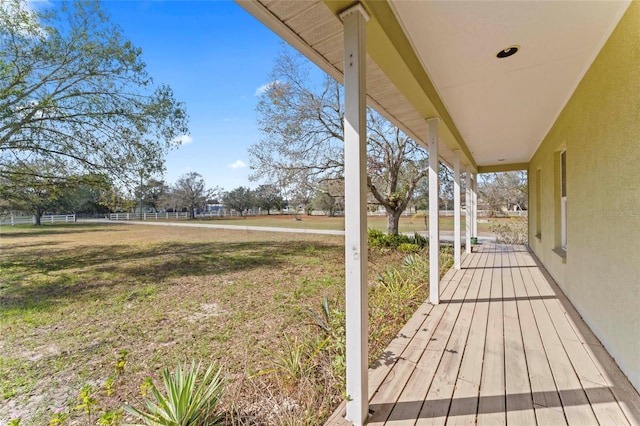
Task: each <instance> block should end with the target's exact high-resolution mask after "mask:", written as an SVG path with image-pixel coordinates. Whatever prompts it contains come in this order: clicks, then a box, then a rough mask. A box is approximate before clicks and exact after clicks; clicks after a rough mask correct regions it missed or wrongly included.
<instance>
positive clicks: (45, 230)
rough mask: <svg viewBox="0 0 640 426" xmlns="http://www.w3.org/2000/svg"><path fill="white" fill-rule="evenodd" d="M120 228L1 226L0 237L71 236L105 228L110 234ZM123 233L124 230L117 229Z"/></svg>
mask: <svg viewBox="0 0 640 426" xmlns="http://www.w3.org/2000/svg"><path fill="white" fill-rule="evenodd" d="M119 226H122V225H120V224H116V223H51V224H47V223H43V224H42V225H41V226H35V225H16V226H8V225H7V226H4V225H3V226H2V230H0V235H5V236H6V237H8V238H28V237H41V236H43V235H71V234H80V233H85V232H100V231H104V230H105V228H107V227H108V228H109V231H110V232H113V231H116V229H115V228H117V227H119ZM117 230H118V231H124V230H125V229H124V228H123V229H117Z"/></svg>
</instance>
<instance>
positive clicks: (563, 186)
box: [560, 149, 567, 250]
mask: <svg viewBox="0 0 640 426" xmlns="http://www.w3.org/2000/svg"><path fill="white" fill-rule="evenodd" d="M566 168H567V150H566V149H564V150H562V152H560V245H561V247H562V248H563V249H564V250H566V249H567V170H566Z"/></svg>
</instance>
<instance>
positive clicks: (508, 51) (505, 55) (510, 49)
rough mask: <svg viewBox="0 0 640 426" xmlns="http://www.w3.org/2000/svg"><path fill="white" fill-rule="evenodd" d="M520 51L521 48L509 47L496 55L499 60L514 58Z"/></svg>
mask: <svg viewBox="0 0 640 426" xmlns="http://www.w3.org/2000/svg"><path fill="white" fill-rule="evenodd" d="M518 50H520V46H516V45H513V46H509V47H507V48H506V49H502V50H501V51H499V52H498V54H497V55H496V57H497V58H500V59H502V58H508V57H509V56H513V55H515V54H516V53H517V52H518Z"/></svg>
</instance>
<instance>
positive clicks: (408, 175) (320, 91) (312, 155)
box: [249, 50, 428, 234]
mask: <svg viewBox="0 0 640 426" xmlns="http://www.w3.org/2000/svg"><path fill="white" fill-rule="evenodd" d="M312 72H317V71H314V70H312V69H311V68H310V66H309V63H308V61H306V60H304V59H303V58H302V57H301V56H300V55H298V54H296V53H293V52H292V51H291V50H285V51H283V52H282V53H281V55H280V56H279V57H278V58H277V59H276V62H275V66H274V69H273V72H272V76H271V83H270V84H268V85H266V86H265V88H264V92H263V93H262V94H261V95H260V100H259V103H258V107H257V110H258V115H259V119H258V125H259V128H260V130H261V131H262V133H263V135H264V138H263V139H262V140H261V141H260V142H258V143H256V144H254V145H253V146H251V148H250V149H249V154H250V158H251V168H252V170H253V174H252V175H251V178H252V179H254V180H257V179H262V178H265V177H266V178H268V179H269V180H271V181H276V182H278V183H279V184H280V185H282V186H285V187H286V186H298V187H300V186H307V187H311V188H312V189H313V188H317V187H319V186H320V185H321V183H322V182H323V181H331V180H340V179H343V176H344V149H343V148H344V146H343V139H344V137H343V136H344V127H343V126H344V106H343V90H342V87H341V85H340V84H339V83H338V82H337V81H335V80H334V79H333V78H331V77H330V76H328V75H326V74H322V75H320V78H319V80H320V81H321V82H320V83H319V84H315V83H314V81H315V80H318V79H317V78H315V79H314V78H313V77H314V76H313V75H312ZM368 122H369V129H368V134H367V145H368V154H369V155H368V165H367V169H368V173H369V177H370V179H369V180H368V186H369V189H370V191H371V193H372V194H373V196H374V198H375V199H376V200H377V202H379V203H380V204H381V205H382V206H384V207H385V209H386V211H387V231H388V232H389V233H391V234H397V233H398V223H399V218H400V215H401V214H402V212H403V211H404V210H405V209H406V207H407V205H408V203H409V202H410V201H411V198H412V197H413V192H414V190H415V188H416V185H417V184H418V182H420V180H422V179H423V178H424V177H425V176H426V166H427V158H428V154H427V153H426V151H424V150H422V148H421V147H420V146H419V145H418V144H417V143H416V142H415V141H413V140H412V139H411V138H409V137H407V136H406V135H405V134H403V133H402V132H401V131H399V130H398V129H396V128H395V127H394V126H392V125H391V124H390V123H389V122H388V121H386V120H385V119H384V118H383V117H382V116H380V115H379V114H377V113H376V112H374V111H373V110H371V109H370V110H369V111H368ZM300 191H301V190H299V192H300Z"/></svg>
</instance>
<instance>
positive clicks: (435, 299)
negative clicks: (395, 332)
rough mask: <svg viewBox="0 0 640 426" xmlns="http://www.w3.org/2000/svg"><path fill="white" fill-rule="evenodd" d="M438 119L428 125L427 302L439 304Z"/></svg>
mask: <svg viewBox="0 0 640 426" xmlns="http://www.w3.org/2000/svg"><path fill="white" fill-rule="evenodd" d="M439 121H440V119H438V118H430V119H428V120H427V124H428V125H429V136H428V141H429V301H430V302H431V303H433V304H434V305H437V304H438V303H440V226H439V225H440V221H439V219H440V218H439V215H440V197H439V195H440V178H439V176H438V165H439V160H438V122H439Z"/></svg>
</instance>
